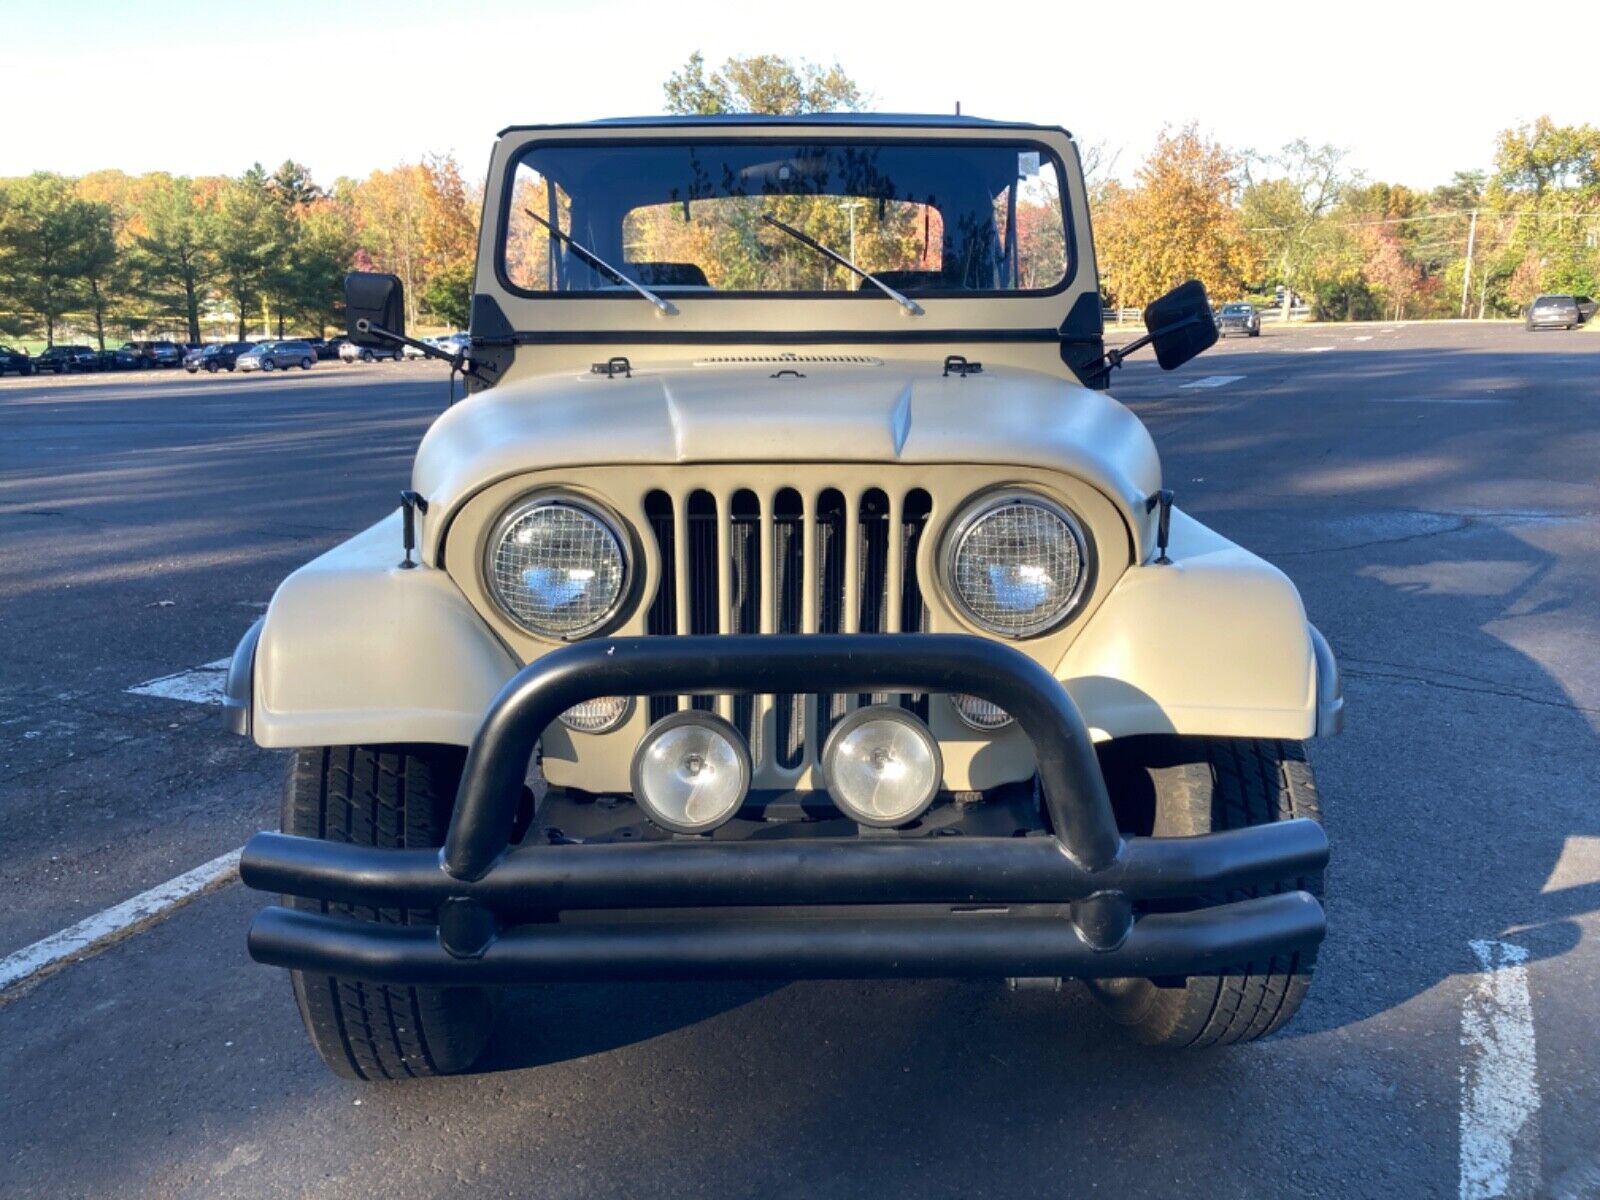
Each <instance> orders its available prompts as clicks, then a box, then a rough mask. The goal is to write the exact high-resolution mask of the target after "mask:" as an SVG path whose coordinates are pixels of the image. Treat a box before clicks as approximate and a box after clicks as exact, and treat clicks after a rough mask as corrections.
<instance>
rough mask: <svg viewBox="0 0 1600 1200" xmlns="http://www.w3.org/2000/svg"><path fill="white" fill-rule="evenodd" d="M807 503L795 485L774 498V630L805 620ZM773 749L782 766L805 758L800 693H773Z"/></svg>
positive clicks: (796, 629) (797, 628)
mask: <svg viewBox="0 0 1600 1200" xmlns="http://www.w3.org/2000/svg"><path fill="white" fill-rule="evenodd" d="M805 519H806V518H805V505H804V502H803V501H802V500H801V499H800V493H799V492H797V491H795V490H794V488H784V489H782V490H781V491H780V492H778V494H777V495H776V496H774V497H773V500H772V566H773V581H772V589H773V598H774V599H776V600H777V602H778V603H777V612H776V614H775V617H774V620H773V632H774V633H800V632H802V630H803V629H804V620H805V613H804V607H805V554H804V549H803V546H804V541H805V537H804V527H805ZM773 729H774V730H775V736H774V738H773V742H774V744H773V751H774V756H775V758H776V759H777V763H778V765H779V766H780V767H784V768H786V769H789V770H793V769H794V768H796V767H798V766H799V765H800V764H801V762H803V761H804V759H805V749H806V737H805V734H806V731H805V701H804V700H803V698H802V697H800V696H775V697H773Z"/></svg>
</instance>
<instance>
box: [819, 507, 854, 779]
mask: <svg viewBox="0 0 1600 1200" xmlns="http://www.w3.org/2000/svg"><path fill="white" fill-rule="evenodd" d="M846 516H847V514H846V512H845V503H844V493H843V492H841V491H839V490H838V489H837V488H828V489H826V490H825V491H823V492H822V494H821V495H819V496H818V497H817V511H816V517H815V518H814V524H815V526H816V539H817V561H816V565H815V566H814V567H813V572H814V574H815V575H816V580H817V627H816V630H815V632H816V633H843V632H844V628H845V519H846ZM846 708H847V704H846V699H845V697H844V696H842V695H836V694H834V693H831V692H824V693H820V694H819V695H818V696H817V715H816V738H815V740H814V741H813V742H812V747H813V750H814V752H815V754H816V755H819V756H820V755H821V753H822V745H823V743H824V742H826V741H827V740H828V733H829V732H830V731H831V730H832V729H833V725H834V722H835V721H837V720H838V719H839V718H840V717H842V716H844V714H845V711H846Z"/></svg>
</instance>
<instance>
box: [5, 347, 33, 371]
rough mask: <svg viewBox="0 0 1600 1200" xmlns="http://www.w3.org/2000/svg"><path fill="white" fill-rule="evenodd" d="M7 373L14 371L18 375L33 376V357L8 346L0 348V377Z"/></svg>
mask: <svg viewBox="0 0 1600 1200" xmlns="http://www.w3.org/2000/svg"><path fill="white" fill-rule="evenodd" d="M7 371H15V372H16V373H17V374H18V375H32V374H33V356H32V355H31V354H29V353H28V352H27V351H26V350H13V349H12V348H11V347H10V346H0V375H4V374H5V373H6V372H7Z"/></svg>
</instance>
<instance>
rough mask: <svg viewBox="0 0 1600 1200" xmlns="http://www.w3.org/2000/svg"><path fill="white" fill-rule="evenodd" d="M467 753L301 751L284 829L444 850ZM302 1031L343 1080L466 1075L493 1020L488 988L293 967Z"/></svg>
mask: <svg viewBox="0 0 1600 1200" xmlns="http://www.w3.org/2000/svg"><path fill="white" fill-rule="evenodd" d="M465 759H466V753H465V751H463V750H461V749H459V748H457V747H454V746H379V747H366V746H330V747H321V748H317V749H311V750H301V751H298V752H297V753H296V754H295V757H294V762H293V764H292V765H291V767H290V770H289V778H288V781H287V783H286V784H285V787H284V795H283V830H284V832H285V833H292V834H297V835H298V836H300V837H314V838H322V839H325V840H327V841H331V842H349V843H353V844H355V845H360V846H384V847H391V848H404V847H419V846H420V847H433V846H439V845H442V844H443V842H444V835H445V831H446V829H447V828H448V827H449V823H450V809H451V805H452V804H453V803H454V801H455V794H456V786H457V784H458V783H459V782H460V778H461V767H462V764H463V762H464V761H465ZM284 903H285V904H287V905H288V906H289V907H291V908H300V909H305V910H307V911H310V912H324V913H328V912H331V913H335V914H337V915H340V916H345V917H354V918H357V919H359V920H364V921H373V922H377V923H380V924H389V925H422V924H426V925H431V924H433V923H434V920H435V915H434V913H433V912H432V911H416V910H407V909H390V908H384V909H373V908H360V907H355V906H351V905H345V904H327V903H324V902H322V901H317V900H305V899H300V898H296V897H285V898H284ZM289 977H290V981H291V982H292V984H293V986H294V998H295V1003H296V1005H297V1006H298V1007H299V1009H300V1017H301V1019H302V1020H303V1021H304V1022H305V1027H306V1033H307V1034H308V1035H309V1036H310V1038H311V1044H312V1046H313V1047H314V1048H315V1049H316V1051H317V1053H318V1055H320V1056H321V1058H322V1061H323V1062H325V1063H327V1064H328V1066H329V1067H330V1068H332V1070H333V1072H334V1073H335V1074H337V1075H341V1076H343V1077H345V1078H346V1079H365V1080H377V1079H408V1078H420V1077H424V1076H431V1075H451V1074H455V1073H457V1072H459V1071H465V1070H467V1069H468V1068H469V1067H471V1066H472V1064H473V1063H474V1062H475V1061H476V1060H477V1058H478V1056H479V1054H481V1053H482V1051H483V1047H484V1045H485V1043H487V1042H488V1040H489V1033H490V1030H491V1029H492V1027H493V1023H494V1002H493V1001H494V994H493V993H492V992H490V991H488V990H487V989H484V988H422V987H401V986H398V985H393V984H379V983H366V982H363V981H361V980H356V979H343V978H339V977H336V976H330V975H319V974H311V973H308V972H305V971H291V972H289Z"/></svg>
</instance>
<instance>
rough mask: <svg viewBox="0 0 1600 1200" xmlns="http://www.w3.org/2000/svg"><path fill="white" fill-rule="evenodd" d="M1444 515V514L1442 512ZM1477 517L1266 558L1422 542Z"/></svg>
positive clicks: (1455, 530)
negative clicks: (1430, 527) (1393, 535)
mask: <svg viewBox="0 0 1600 1200" xmlns="http://www.w3.org/2000/svg"><path fill="white" fill-rule="evenodd" d="M1441 515H1442V514H1441ZM1476 523H1477V522H1476V519H1475V518H1473V517H1465V518H1463V519H1462V520H1461V521H1459V522H1458V523H1457V524H1455V525H1446V526H1443V527H1441V528H1439V529H1424V530H1421V531H1420V532H1417V533H1402V534H1398V535H1396V536H1395V537H1384V538H1373V539H1371V540H1370V541H1365V542H1346V543H1345V544H1343V545H1339V546H1316V547H1310V548H1307V549H1304V550H1274V551H1271V552H1263V554H1262V557H1264V558H1269V559H1271V558H1302V557H1306V556H1309V555H1313V554H1343V553H1344V552H1345V551H1347V550H1367V549H1370V548H1371V547H1373V546H1399V545H1403V544H1404V543H1406V542H1420V541H1423V540H1425V539H1427V538H1436V537H1445V536H1448V535H1449V534H1452V533H1460V532H1461V531H1462V530H1465V529H1470V528H1472V526H1473V525H1475V524H1476Z"/></svg>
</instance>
